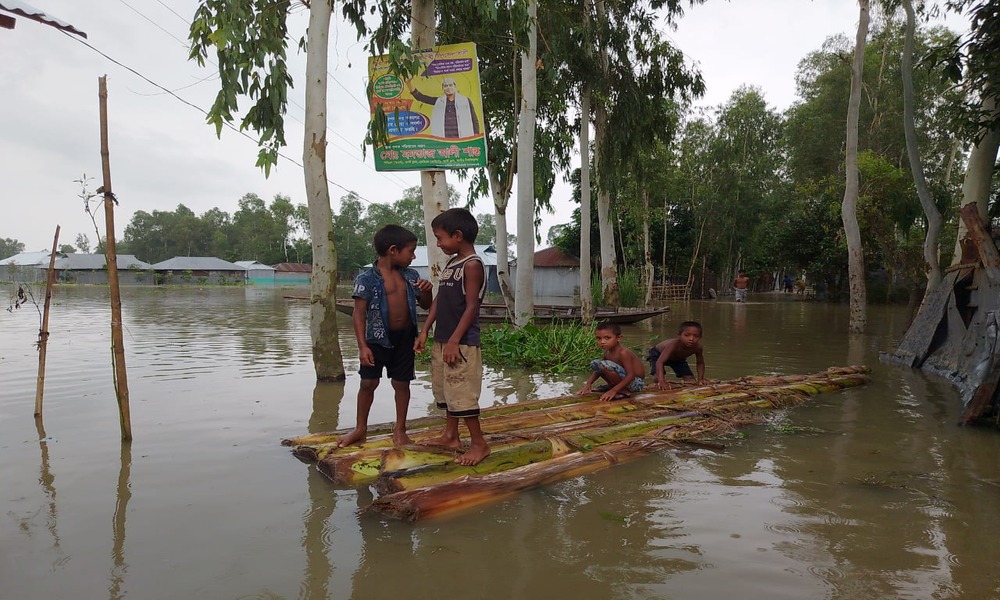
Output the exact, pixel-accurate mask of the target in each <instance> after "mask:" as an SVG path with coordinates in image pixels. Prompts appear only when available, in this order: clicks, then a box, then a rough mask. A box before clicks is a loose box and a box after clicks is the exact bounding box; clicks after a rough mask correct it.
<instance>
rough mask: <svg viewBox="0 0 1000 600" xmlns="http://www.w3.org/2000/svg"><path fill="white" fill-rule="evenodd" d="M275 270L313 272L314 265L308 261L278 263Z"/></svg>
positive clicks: (281, 271)
mask: <svg viewBox="0 0 1000 600" xmlns="http://www.w3.org/2000/svg"><path fill="white" fill-rule="evenodd" d="M274 270H275V271H277V272H279V273H312V270H313V266H312V265H311V264H308V263H278V264H276V265H274Z"/></svg>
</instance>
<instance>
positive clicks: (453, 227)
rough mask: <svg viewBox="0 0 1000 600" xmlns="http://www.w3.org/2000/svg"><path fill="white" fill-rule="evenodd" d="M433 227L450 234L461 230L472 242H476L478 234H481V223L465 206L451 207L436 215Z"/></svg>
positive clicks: (463, 235)
mask: <svg viewBox="0 0 1000 600" xmlns="http://www.w3.org/2000/svg"><path fill="white" fill-rule="evenodd" d="M431 227H433V228H435V229H440V230H442V231H444V232H445V233H447V234H448V235H451V234H453V233H455V232H456V231H461V232H462V237H463V238H465V241H467V242H469V243H470V244H474V243H475V242H476V236H477V235H479V223H477V222H476V217H474V216H472V213H470V212H469V211H467V210H465V209H464V208H449V209H448V210H446V211H444V212H443V213H441V214H439V215H438V216H436V217H434V220H432V221H431Z"/></svg>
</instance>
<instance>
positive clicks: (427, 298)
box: [413, 279, 434, 310]
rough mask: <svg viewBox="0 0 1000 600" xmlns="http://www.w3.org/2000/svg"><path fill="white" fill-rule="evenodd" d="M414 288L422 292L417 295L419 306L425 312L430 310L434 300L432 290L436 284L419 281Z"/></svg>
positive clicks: (414, 284) (414, 283) (424, 280)
mask: <svg viewBox="0 0 1000 600" xmlns="http://www.w3.org/2000/svg"><path fill="white" fill-rule="evenodd" d="M413 287H415V288H417V291H418V292H420V293H419V294H417V305H418V306H420V308H422V309H424V310H427V309H428V308H430V307H431V302H432V300H433V298H431V290H433V289H434V284H433V283H431V282H429V281H427V280H426V279H417V280H416V281H414V282H413Z"/></svg>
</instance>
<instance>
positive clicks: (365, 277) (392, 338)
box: [337, 225, 433, 447]
mask: <svg viewBox="0 0 1000 600" xmlns="http://www.w3.org/2000/svg"><path fill="white" fill-rule="evenodd" d="M372 245H374V246H375V252H377V253H378V259H376V260H375V264H374V265H373V266H372V267H371V268H369V269H365V270H364V271H362V272H361V273H359V274H358V276H357V278H356V279H355V280H354V291H353V292H352V293H351V295H352V296H353V297H354V316H353V321H354V335H355V337H356V338H357V340H358V357H359V359H360V361H361V366H360V368H359V369H358V374H360V375H361V385H360V386H359V387H358V417H357V423H356V425H355V426H354V430H353V431H351V432H350V433H347V434H345V435H342V436H341V437H340V438H338V439H337V445H338V446H340V447H344V446H349V445H351V444H359V443H361V442H363V441H365V436H366V435H367V433H368V414H369V412H371V408H372V402H374V400H375V388H377V387H378V384H379V381H381V379H382V369H383V367H384V368H385V371H386V374H387V375H388V376H389V381H390V382H391V383H392V389H393V391H394V393H395V400H396V423H395V425H394V426H393V428H392V443H393V444H395V445H396V446H401V445H403V444H409V443H410V438H409V437H408V436H407V435H406V410H407V408H408V407H409V405H410V382H411V381H413V378H414V368H413V362H414V353H413V341H414V339H415V338H416V335H417V304H418V303H419V304H420V306H421V308H427V307H429V306H430V304H431V289H432V288H433V285H432V284H431V282H429V281H427V280H426V279H420V275H418V274H417V272H416V270H414V269H411V268H409V267H410V263H412V262H413V253H414V251H415V250H416V249H417V236H416V235H414V234H413V232H412V231H410V230H409V229H406V228H405V227H400V226H399V225H386V226H385V227H383V228H382V229H379V230H378V231H376V232H375V236H374V238H373V239H372Z"/></svg>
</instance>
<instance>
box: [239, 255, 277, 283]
mask: <svg viewBox="0 0 1000 600" xmlns="http://www.w3.org/2000/svg"><path fill="white" fill-rule="evenodd" d="M233 264H236V265H239V266H241V267H243V268H244V269H246V271H247V277H246V282H247V284H249V285H274V267H272V266H270V265H265V264H264V263H262V262H259V261H256V260H238V261H236V262H235V263H233Z"/></svg>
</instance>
